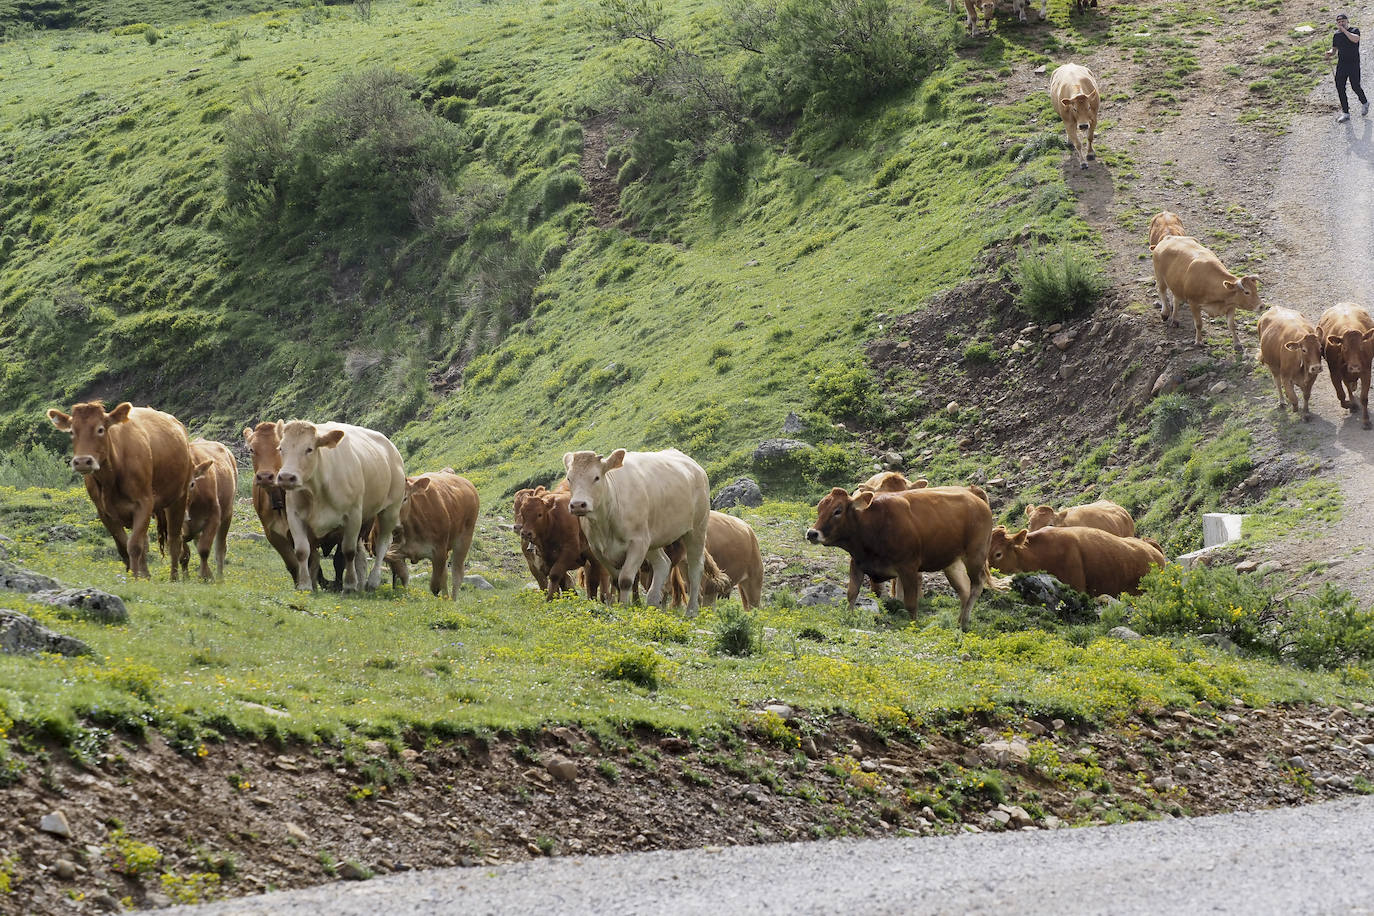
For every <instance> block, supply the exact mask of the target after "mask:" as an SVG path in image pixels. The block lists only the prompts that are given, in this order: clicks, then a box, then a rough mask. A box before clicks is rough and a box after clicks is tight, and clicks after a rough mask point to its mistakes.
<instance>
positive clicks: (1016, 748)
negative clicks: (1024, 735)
mask: <svg viewBox="0 0 1374 916" xmlns="http://www.w3.org/2000/svg"><path fill="white" fill-rule="evenodd" d="M978 757H979V758H980V759H981V760H983V761H984V762H986V763H988V764H990V765H992V766H995V767H1009V766H1017V765H1019V764H1023V763H1027V762H1029V761H1030V748H1029V747H1027V746H1026V743H1025V742H1024V741H1016V740H1012V741H985V742H983V743H982V744H980V745H978Z"/></svg>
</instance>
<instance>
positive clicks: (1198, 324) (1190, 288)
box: [1150, 235, 1260, 353]
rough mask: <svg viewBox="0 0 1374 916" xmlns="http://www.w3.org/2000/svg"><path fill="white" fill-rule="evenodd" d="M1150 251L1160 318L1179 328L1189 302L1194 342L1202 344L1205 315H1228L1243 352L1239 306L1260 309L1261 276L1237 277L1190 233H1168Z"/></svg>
mask: <svg viewBox="0 0 1374 916" xmlns="http://www.w3.org/2000/svg"><path fill="white" fill-rule="evenodd" d="M1150 254H1151V256H1152V257H1153V258H1154V268H1155V289H1156V290H1157V291H1158V293H1159V315H1160V318H1161V319H1163V320H1164V321H1168V322H1169V323H1170V324H1171V326H1173V327H1178V313H1179V307H1180V306H1183V305H1187V306H1188V308H1189V309H1191V310H1192V312H1193V327H1194V328H1195V330H1196V333H1195V335H1194V337H1193V342H1194V343H1196V344H1201V343H1202V316H1203V315H1207V316H1208V317H1209V318H1220V317H1221V316H1223V315H1225V316H1226V321H1227V325H1228V327H1230V329H1231V343H1232V345H1233V346H1234V347H1235V348H1236V352H1237V353H1239V352H1240V351H1241V345H1240V335H1239V334H1237V333H1236V309H1245V310H1246V311H1250V312H1255V311H1258V310H1259V307H1260V297H1259V277H1255V276H1249V277H1238V276H1236V275H1235V274H1233V273H1231V272H1230V271H1229V270H1227V269H1226V267H1225V265H1223V264H1222V263H1221V259H1220V258H1218V257H1217V256H1216V255H1215V254H1213V253H1212V252H1211V250H1210V249H1208V248H1207V247H1205V246H1204V245H1203V244H1202V243H1201V242H1199V241H1198V240H1197V239H1195V238H1193V237H1192V236H1188V235H1170V236H1165V237H1164V238H1163V239H1161V240H1160V241H1159V244H1157V245H1155V246H1153V247H1152V248H1151V249H1150ZM1171 295H1172V299H1171V298H1170V296H1171Z"/></svg>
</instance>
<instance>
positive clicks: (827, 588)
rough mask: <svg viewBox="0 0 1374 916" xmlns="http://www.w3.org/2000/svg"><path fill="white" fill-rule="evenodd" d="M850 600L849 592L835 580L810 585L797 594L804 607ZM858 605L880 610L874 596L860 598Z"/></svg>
mask: <svg viewBox="0 0 1374 916" xmlns="http://www.w3.org/2000/svg"><path fill="white" fill-rule="evenodd" d="M848 601H849V593H848V592H846V591H845V590H844V589H842V588H840V587H839V586H838V585H836V584H835V583H833V582H822V583H821V584H820V585H808V586H807V587H806V588H804V589H802V590H801V594H800V595H798V596H797V604H799V605H801V606H802V607H815V606H817V605H825V604H843V603H846V602H848ZM858 606H859V607H861V608H863V609H864V610H868V611H876V610H878V602H876V601H874V600H873V599H872V598H860V599H859V601H858Z"/></svg>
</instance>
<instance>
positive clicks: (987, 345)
mask: <svg viewBox="0 0 1374 916" xmlns="http://www.w3.org/2000/svg"><path fill="white" fill-rule="evenodd" d="M964 360H965V362H969V363H973V364H974V365H979V366H986V365H989V364H991V363H995V362H997V351H996V350H995V349H993V346H992V342H991V341H987V340H980V341H978V342H977V343H971V344H969V345H968V346H967V347H965V348H964Z"/></svg>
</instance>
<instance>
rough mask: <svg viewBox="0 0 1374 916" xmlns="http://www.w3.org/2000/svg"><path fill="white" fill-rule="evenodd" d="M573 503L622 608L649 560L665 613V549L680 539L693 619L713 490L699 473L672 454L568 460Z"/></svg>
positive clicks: (654, 600) (652, 599)
mask: <svg viewBox="0 0 1374 916" xmlns="http://www.w3.org/2000/svg"><path fill="white" fill-rule="evenodd" d="M563 466H564V467H565V468H567V471H568V485H569V487H570V488H571V490H572V496H571V498H570V499H569V500H568V510H569V511H570V512H572V514H573V515H575V516H577V518H578V520H579V521H580V522H581V525H582V531H583V533H584V534H586V536H587V543H588V545H589V546H590V547H591V549H592V553H593V555H595V557H596V559H597V561H598V562H600V563H601V565H602V566H604V567H606V569H607V570H609V571H610V572H611V573H612V576H613V579H614V581H615V584H616V587H617V588H618V589H619V590H620V600H621V601H624V600H626V599H627V598H628V597H629V595H630V594H631V592H632V591H633V589H634V586H635V580H636V578H637V577H638V575H639V568H640V564H642V563H643V562H644V561H645V559H646V558H647V559H648V561H649V564H650V566H652V568H653V571H654V576H653V582H652V583H651V584H650V586H649V594H648V602H649V604H653V605H660V606H661V605H662V602H663V590H664V587H665V586H666V585H667V584H668V576H669V572H670V570H671V568H672V562H671V561H670V560H669V559H668V555H667V554H666V553H664V551H663V548H664V547H667V546H668V545H669V544H671V543H673V542H674V541H676V540H678V539H679V538H681V539H682V544H683V548H684V549H685V551H686V556H685V562H686V564H687V613H688V614H692V615H694V614H696V612H697V607H698V605H699V603H700V597H701V578H702V568H703V567H704V566H705V562H706V526H707V519H708V517H709V514H710V511H711V490H710V486H709V482H708V480H707V477H706V472H705V471H704V470H702V468H701V465H699V464H697V463H696V462H695V461H693V460H692V459H691V458H689V457H687V456H686V455H684V454H683V453H682V452H680V451H678V450H677V449H675V448H670V449H664V450H663V451H661V452H627V451H625V449H623V448H618V449H616V450H615V451H613V452H611V454H610V455H608V456H607V457H605V458H603V457H601V456H600V455H598V454H597V453H596V452H590V451H581V452H568V453H567V454H565V455H564V456H563Z"/></svg>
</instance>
